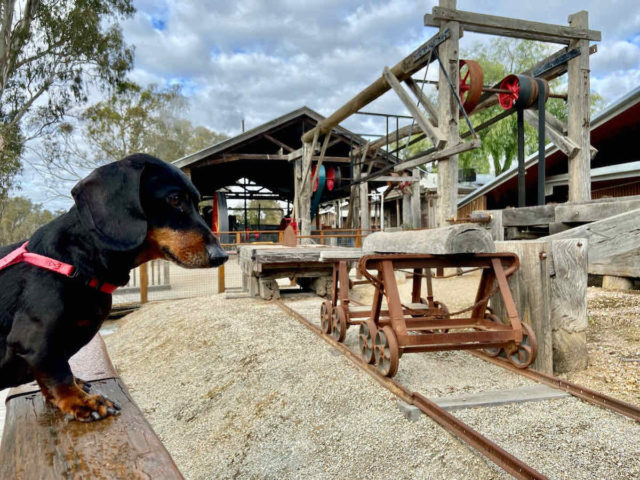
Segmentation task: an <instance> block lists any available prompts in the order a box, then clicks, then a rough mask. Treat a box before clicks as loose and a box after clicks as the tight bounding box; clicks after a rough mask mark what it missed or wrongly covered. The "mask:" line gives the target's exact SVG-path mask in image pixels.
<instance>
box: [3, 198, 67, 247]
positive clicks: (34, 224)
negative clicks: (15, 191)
mask: <svg viewBox="0 0 640 480" xmlns="http://www.w3.org/2000/svg"><path fill="white" fill-rule="evenodd" d="M58 214H59V212H58V213H55V214H54V213H51V212H50V211H49V210H45V209H44V208H42V205H40V204H39V203H32V202H31V201H30V200H29V199H27V198H23V197H15V198H6V199H4V200H3V201H2V202H0V245H9V244H11V243H15V242H19V241H21V240H26V239H27V238H29V237H30V236H31V235H32V234H33V232H35V231H36V230H37V229H38V228H40V227H41V226H42V225H44V224H45V223H48V222H50V221H51V220H53V219H54V218H55V217H56V216H57V215H58Z"/></svg>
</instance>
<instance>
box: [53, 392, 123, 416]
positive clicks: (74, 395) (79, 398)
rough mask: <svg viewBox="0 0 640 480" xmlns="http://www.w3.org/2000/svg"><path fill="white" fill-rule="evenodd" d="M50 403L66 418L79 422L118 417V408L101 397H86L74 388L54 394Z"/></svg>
mask: <svg viewBox="0 0 640 480" xmlns="http://www.w3.org/2000/svg"><path fill="white" fill-rule="evenodd" d="M56 393H57V395H55V396H54V398H51V399H50V401H51V403H53V404H54V405H55V406H56V407H58V408H59V409H60V410H61V411H62V412H63V413H65V414H66V415H67V418H70V419H75V420H78V421H80V422H92V421H95V420H102V419H103V418H107V417H108V416H110V415H118V414H119V411H120V406H119V405H118V404H117V403H115V402H112V401H111V400H109V399H108V398H106V397H103V396H102V395H88V394H87V393H86V392H84V391H83V390H81V389H80V388H79V387H77V386H75V385H74V387H73V388H69V389H64V390H63V391H62V392H61V391H58V392H56Z"/></svg>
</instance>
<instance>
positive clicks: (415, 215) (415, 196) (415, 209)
mask: <svg viewBox="0 0 640 480" xmlns="http://www.w3.org/2000/svg"><path fill="white" fill-rule="evenodd" d="M413 178H420V171H419V170H418V169H417V168H414V169H413ZM411 188H412V189H413V192H412V193H411V223H412V225H413V228H422V211H421V209H420V181H416V182H413V183H412V184H411Z"/></svg>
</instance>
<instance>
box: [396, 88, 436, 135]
mask: <svg viewBox="0 0 640 480" xmlns="http://www.w3.org/2000/svg"><path fill="white" fill-rule="evenodd" d="M404 83H406V84H407V87H409V90H411V91H412V92H413V94H414V95H415V96H416V98H417V99H418V100H419V101H420V103H421V104H422V105H423V106H424V109H425V110H426V111H427V112H429V115H430V116H431V120H432V122H433V125H434V126H435V127H437V126H438V109H437V108H436V106H435V105H434V104H433V103H431V100H429V97H427V96H426V95H425V93H424V92H423V91H422V90H421V89H420V87H419V86H418V84H417V83H416V81H415V80H414V79H413V78H412V77H409V78H407V79H406V80H405V81H404Z"/></svg>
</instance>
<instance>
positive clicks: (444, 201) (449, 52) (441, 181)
mask: <svg viewBox="0 0 640 480" xmlns="http://www.w3.org/2000/svg"><path fill="white" fill-rule="evenodd" d="M439 5H440V6H441V7H444V8H451V9H454V10H455V8H456V0H440V2H439ZM447 29H448V30H449V34H450V35H449V38H448V39H447V40H445V41H444V42H443V43H442V44H441V45H440V46H439V47H438V53H439V56H440V61H441V62H442V65H443V66H444V68H445V70H446V71H447V74H448V76H449V79H450V80H451V82H452V83H453V85H455V86H457V85H458V82H459V75H458V73H459V72H458V69H459V67H458V43H459V39H460V24H459V23H458V22H445V21H442V22H440V32H444V31H445V30H447ZM438 109H439V117H438V128H439V129H440V131H441V132H442V134H443V135H444V136H445V137H446V139H447V145H449V146H451V145H456V144H458V143H459V142H460V134H459V132H458V104H457V102H456V98H455V96H454V95H453V94H452V92H451V88H450V87H449V82H448V81H447V79H446V78H445V76H444V74H443V73H442V70H440V71H439V80H438ZM457 203H458V155H452V156H451V157H449V158H448V159H447V158H443V159H441V160H439V162H438V204H437V209H438V210H437V213H438V214H437V219H436V224H437V226H438V227H444V226H446V225H447V220H448V219H449V218H451V217H455V216H456V213H457Z"/></svg>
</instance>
